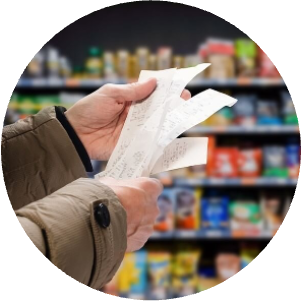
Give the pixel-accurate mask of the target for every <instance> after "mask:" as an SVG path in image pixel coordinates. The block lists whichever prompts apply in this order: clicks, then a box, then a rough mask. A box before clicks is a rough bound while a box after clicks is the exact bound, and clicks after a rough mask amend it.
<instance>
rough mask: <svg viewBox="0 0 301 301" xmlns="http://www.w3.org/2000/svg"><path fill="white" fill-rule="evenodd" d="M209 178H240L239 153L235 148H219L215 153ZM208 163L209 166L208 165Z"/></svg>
mask: <svg viewBox="0 0 301 301" xmlns="http://www.w3.org/2000/svg"><path fill="white" fill-rule="evenodd" d="M212 157H213V158H212V160H210V162H208V163H209V164H210V165H209V166H208V168H209V170H208V171H209V176H211V177H216V178H236V177H237V176H238V157H239V152H238V149H237V148H235V147H219V148H215V149H214V151H213V156H212ZM208 163H207V164H208Z"/></svg>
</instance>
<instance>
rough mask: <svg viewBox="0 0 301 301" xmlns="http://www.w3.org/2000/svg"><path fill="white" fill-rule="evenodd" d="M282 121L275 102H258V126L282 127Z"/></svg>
mask: <svg viewBox="0 0 301 301" xmlns="http://www.w3.org/2000/svg"><path fill="white" fill-rule="evenodd" d="M281 123H282V122H281V119H280V116H279V112H278V107H277V104H276V102H275V101H271V100H258V101H257V124H259V125H280V124H281Z"/></svg>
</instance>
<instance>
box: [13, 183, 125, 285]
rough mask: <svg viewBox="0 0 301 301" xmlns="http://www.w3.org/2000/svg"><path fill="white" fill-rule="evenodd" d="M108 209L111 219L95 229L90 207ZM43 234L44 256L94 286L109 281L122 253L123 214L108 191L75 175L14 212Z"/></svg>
mask: <svg viewBox="0 0 301 301" xmlns="http://www.w3.org/2000/svg"><path fill="white" fill-rule="evenodd" d="M99 203H103V204H105V205H106V206H107V207H108V210H109V212H110V216H111V223H110V225H109V227H107V228H101V227H100V226H99V225H98V223H97V221H96V220H95V218H94V208H95V206H96V205H97V204H99ZM16 214H17V215H18V216H19V217H26V218H28V219H29V220H31V221H32V222H33V223H35V224H37V225H38V226H39V227H40V229H41V230H42V231H44V233H45V236H46V244H47V247H48V250H49V259H50V260H51V261H52V263H53V264H55V265H56V266H57V267H58V268H60V269H61V270H62V271H64V272H65V273H66V274H67V275H69V276H71V277H73V278H74V279H76V280H77V281H80V282H82V283H84V284H86V285H89V286H90V287H92V288H95V289H100V288H102V287H103V286H104V285H105V284H106V283H107V282H108V281H110V280H111V278H112V277H113V275H114V274H115V272H116V271H117V269H118V267H119V265H120V263H121V261H122V259H123V256H124V253H125V251H126V228H127V226H126V213H125V210H124V209H123V207H122V206H121V204H120V202H119V200H118V198H117V197H116V195H115V194H114V192H113V191H112V190H111V189H110V188H108V187H107V186H105V185H103V184H101V183H99V182H98V181H96V180H93V179H83V178H81V179H78V180H76V181H74V182H72V183H70V184H68V185H66V186H65V187H63V188H61V189H60V190H58V191H56V192H54V193H53V194H51V195H49V196H47V197H45V198H44V199H42V200H39V201H37V202H35V203H32V204H30V205H28V206H26V207H24V208H21V209H19V210H17V211H16Z"/></svg>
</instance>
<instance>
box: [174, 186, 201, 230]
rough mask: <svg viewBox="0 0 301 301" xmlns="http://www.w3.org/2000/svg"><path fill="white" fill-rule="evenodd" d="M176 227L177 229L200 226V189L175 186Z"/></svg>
mask: <svg viewBox="0 0 301 301" xmlns="http://www.w3.org/2000/svg"><path fill="white" fill-rule="evenodd" d="M174 195H175V203H176V228H177V229H179V230H198V229H199V227H200V213H199V212H200V197H201V190H193V189H188V188H176V189H175V190H174Z"/></svg>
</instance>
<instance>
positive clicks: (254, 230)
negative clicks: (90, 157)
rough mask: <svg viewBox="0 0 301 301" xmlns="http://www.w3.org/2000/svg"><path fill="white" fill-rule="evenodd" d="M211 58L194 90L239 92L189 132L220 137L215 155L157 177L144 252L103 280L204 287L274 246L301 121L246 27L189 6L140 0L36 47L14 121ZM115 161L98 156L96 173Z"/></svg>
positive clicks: (155, 290) (148, 286)
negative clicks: (154, 217)
mask: <svg viewBox="0 0 301 301" xmlns="http://www.w3.org/2000/svg"><path fill="white" fill-rule="evenodd" d="M254 22H256V19H255V18H254ZM201 62H210V63H211V64H212V65H211V67H210V68H208V70H206V72H204V73H203V74H201V75H200V76H198V77H196V78H195V79H194V80H193V81H192V82H191V83H190V84H189V85H188V87H187V88H188V89H189V90H190V91H191V93H192V95H195V94H196V93H199V92H201V91H203V90H205V89H207V88H213V89H216V90H219V91H222V92H224V93H227V94H229V95H231V96H234V97H236V98H237V99H238V100H239V101H238V103H237V104H236V105H235V106H233V108H225V109H222V110H221V111H219V112H218V113H216V114H215V115H214V116H212V117H210V118H209V119H208V120H206V121H205V122H204V123H202V124H200V125H198V126H196V127H194V128H192V129H190V130H189V131H187V132H186V133H185V135H184V136H205V137H209V151H208V153H209V154H208V164H207V165H206V166H196V167H192V168H186V169H181V170H176V171H173V172H168V173H164V174H163V173H162V174H159V175H158V177H159V178H160V179H161V180H162V182H163V183H164V185H165V190H164V192H163V194H162V195H161V196H160V198H159V199H158V204H159V207H160V211H161V213H160V216H159V218H158V221H157V224H156V227H155V231H154V234H153V236H152V237H151V239H150V240H149V242H148V243H147V244H146V246H145V248H144V249H143V250H141V251H139V252H136V253H131V254H126V256H125V259H124V261H123V263H122V266H121V267H120V269H119V272H118V273H117V275H116V276H115V277H114V279H113V280H112V281H111V283H110V284H108V285H107V286H106V287H105V288H104V291H105V292H107V293H109V294H113V295H119V296H123V297H130V298H135V299H167V298H173V297H179V296H185V295H189V294H192V293H196V292H199V291H203V290H206V289H208V288H210V287H213V286H215V285H217V284H218V283H221V282H223V281H224V280H226V279H228V278H229V277H231V276H232V275H234V274H235V273H237V272H239V271H240V270H241V269H242V268H244V267H245V266H246V265H248V264H249V263H250V262H251V261H252V260H253V259H254V258H255V257H256V256H257V255H258V254H259V253H260V251H261V250H262V249H263V248H264V247H265V246H266V245H267V244H268V242H269V241H270V239H271V238H272V237H273V235H274V234H275V233H276V232H277V229H278V228H279V226H280V225H281V223H282V221H283V219H284V217H285V215H286V212H287V211H288V209H289V206H290V203H291V200H292V197H293V195H294V191H295V187H296V183H297V177H298V174H299V164H300V135H299V127H298V120H297V116H296V112H295V109H294V105H293V103H292V100H291V98H290V95H289V93H288V90H287V88H286V85H285V83H284V81H283V79H282V78H281V76H280V75H279V73H278V71H277V69H276V68H275V66H274V65H273V63H272V62H271V61H270V60H269V58H268V57H267V55H266V54H265V53H264V52H263V51H262V50H261V49H260V48H259V47H258V46H257V45H256V44H255V43H254V42H253V41H252V40H250V39H249V38H248V37H247V36H246V35H245V34H244V33H243V32H241V31H240V30H238V29H237V28H236V27H235V26H233V25H231V24H229V23H227V22H225V21H224V20H222V19H220V18H218V17H216V16H214V15H212V14H210V13H208V12H205V11H202V10H200V9H196V8H192V7H189V6H184V5H180V4H174V3H166V2H162V1H160V2H141V1H140V2H136V3H128V4H123V5H118V6H113V7H110V8H106V9H103V10H101V11H97V12H94V13H92V14H90V15H88V16H86V17H83V18H81V19H79V20H78V21H76V22H75V23H73V24H71V25H69V26H68V27H67V28H65V29H64V30H62V31H61V32H60V33H58V34H57V35H56V36H54V37H53V38H52V39H51V40H50V41H49V42H48V43H47V44H46V45H45V46H44V47H43V48H42V49H41V50H40V51H39V52H38V53H37V54H36V55H35V56H34V58H33V59H32V61H31V62H30V63H29V64H28V66H27V67H26V69H25V71H24V73H23V74H22V76H21V78H20V80H19V82H18V84H17V86H16V88H15V90H14V92H13V95H12V97H11V100H10V103H9V106H8V110H7V114H6V118H5V124H10V123H13V122H15V121H16V120H18V119H20V118H25V117H27V116H29V115H31V114H35V113H36V112H38V111H39V110H41V109H42V108H44V107H47V106H52V105H61V106H64V107H66V108H68V107H70V106H71V105H72V104H73V103H74V102H76V101H77V100H79V99H80V98H82V97H83V96H84V95H86V94H88V93H91V92H92V91H94V90H95V89H97V88H98V87H100V86H102V85H103V84H105V83H107V82H112V83H127V82H132V81H135V80H136V79H137V77H138V75H139V72H140V70H142V69H151V70H159V69H166V68H171V67H178V68H181V67H190V66H195V65H196V64H199V63H201ZM105 163H106V162H96V161H94V162H93V166H94V172H93V173H91V174H90V175H89V176H91V177H93V175H94V174H96V173H98V172H99V171H100V170H103V169H104V168H105ZM275 264H277V263H275ZM251 286H252V284H251V283H250V287H251Z"/></svg>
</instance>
